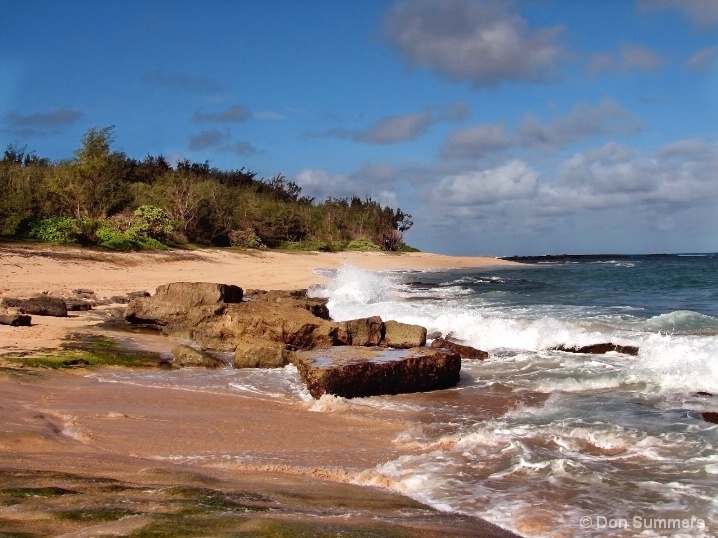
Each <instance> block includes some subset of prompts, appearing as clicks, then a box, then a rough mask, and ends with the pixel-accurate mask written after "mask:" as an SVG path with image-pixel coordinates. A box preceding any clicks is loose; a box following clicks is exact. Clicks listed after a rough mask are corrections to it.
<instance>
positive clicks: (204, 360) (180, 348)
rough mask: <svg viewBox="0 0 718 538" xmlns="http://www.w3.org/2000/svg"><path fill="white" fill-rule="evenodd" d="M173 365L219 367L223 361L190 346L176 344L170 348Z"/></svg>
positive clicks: (222, 364)
mask: <svg viewBox="0 0 718 538" xmlns="http://www.w3.org/2000/svg"><path fill="white" fill-rule="evenodd" d="M172 355H174V358H175V360H174V365H175V366H181V367H199V368H221V367H222V366H224V363H223V362H222V361H221V360H219V359H218V358H216V357H213V356H212V355H210V354H209V353H205V352H204V351H201V350H199V349H195V348H193V347H190V346H185V345H177V346H175V347H173V348H172Z"/></svg>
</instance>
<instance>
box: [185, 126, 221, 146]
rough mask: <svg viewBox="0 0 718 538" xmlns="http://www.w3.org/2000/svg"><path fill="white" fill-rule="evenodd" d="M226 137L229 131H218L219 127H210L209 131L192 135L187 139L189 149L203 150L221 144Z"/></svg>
mask: <svg viewBox="0 0 718 538" xmlns="http://www.w3.org/2000/svg"><path fill="white" fill-rule="evenodd" d="M227 138H229V133H227V132H225V131H220V130H219V129H210V130H209V131H204V132H202V133H199V134H198V135H196V136H193V137H192V138H191V139H190V141H189V149H191V150H204V149H210V148H216V147H218V146H220V145H222V144H223V143H224V141H225V140H227Z"/></svg>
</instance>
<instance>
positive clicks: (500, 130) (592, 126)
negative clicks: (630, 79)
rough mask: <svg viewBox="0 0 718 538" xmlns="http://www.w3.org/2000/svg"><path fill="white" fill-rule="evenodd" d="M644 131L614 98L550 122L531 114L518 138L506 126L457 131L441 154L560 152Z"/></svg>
mask: <svg viewBox="0 0 718 538" xmlns="http://www.w3.org/2000/svg"><path fill="white" fill-rule="evenodd" d="M642 128H643V123H642V122H641V120H640V118H638V117H637V116H635V115H634V114H632V113H631V112H629V111H628V110H626V109H625V108H623V107H622V106H621V105H620V104H618V103H617V102H615V101H613V100H612V99H604V100H603V101H601V102H599V103H598V104H597V105H590V104H586V103H579V104H578V105H576V106H575V107H574V109H573V110H572V111H571V112H570V113H568V114H566V115H554V117H553V118H551V120H549V121H547V122H542V121H541V120H540V119H539V118H538V117H537V116H536V115H534V114H527V115H526V116H525V117H524V119H523V120H522V121H521V122H520V123H519V125H518V126H517V128H516V133H515V135H510V134H508V133H507V132H506V127H505V126H504V125H503V124H482V125H472V126H470V127H465V128H461V129H457V130H456V131H454V132H453V133H451V134H450V135H449V137H448V138H447V140H446V142H445V143H444V144H443V145H442V147H441V150H440V152H441V155H442V157H445V158H460V159H461V158H463V159H481V158H482V157H485V156H487V155H489V154H495V153H500V152H502V151H504V150H506V149H508V148H511V147H515V148H521V147H529V148H531V147H540V148H543V149H558V148H560V147H563V146H566V145H568V144H571V143H573V142H577V141H579V140H583V139H587V138H591V137H595V136H601V135H623V134H630V133H635V132H637V131H640V130H641V129H642Z"/></svg>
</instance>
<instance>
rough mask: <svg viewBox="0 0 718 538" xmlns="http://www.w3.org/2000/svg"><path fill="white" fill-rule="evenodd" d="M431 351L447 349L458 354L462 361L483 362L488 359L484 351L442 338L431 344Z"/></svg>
mask: <svg viewBox="0 0 718 538" xmlns="http://www.w3.org/2000/svg"><path fill="white" fill-rule="evenodd" d="M431 348H432V349H449V350H451V351H453V352H455V353H458V354H459V356H460V357H461V358H462V359H478V360H481V361H483V360H484V359H488V358H489V354H488V353H487V352H486V351H481V350H480V349H476V348H473V347H471V346H465V345H463V344H457V343H456V342H451V341H449V340H444V339H443V338H436V339H435V340H434V341H433V342H432V343H431Z"/></svg>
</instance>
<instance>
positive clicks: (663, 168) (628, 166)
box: [555, 140, 718, 213]
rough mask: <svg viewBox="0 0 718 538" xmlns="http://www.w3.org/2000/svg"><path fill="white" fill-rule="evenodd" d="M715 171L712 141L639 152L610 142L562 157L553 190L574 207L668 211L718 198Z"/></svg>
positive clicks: (717, 151)
mask: <svg viewBox="0 0 718 538" xmlns="http://www.w3.org/2000/svg"><path fill="white" fill-rule="evenodd" d="M716 171H718V147H717V146H716V144H708V143H706V142H703V141H700V140H684V141H679V142H675V143H672V144H668V145H666V146H664V147H663V148H661V149H659V150H658V151H656V152H655V153H653V154H643V153H641V152H638V151H636V150H633V149H630V148H626V147H623V146H619V145H617V144H613V143H610V144H607V145H605V146H603V147H602V148H599V149H596V150H593V151H590V152H586V153H585V154H580V155H575V156H573V157H572V158H570V159H568V160H567V161H566V162H564V163H563V165H562V166H561V167H560V169H559V172H558V178H557V183H556V191H555V192H556V194H557V195H560V196H562V197H564V198H566V199H570V200H571V205H572V206H574V207H577V208H586V209H607V208H615V207H622V206H623V207H632V208H636V209H640V210H643V211H648V212H651V213H653V212H657V211H658V210H660V211H663V212H671V211H676V210H679V209H682V208H684V207H687V206H690V205H703V204H706V203H708V204H715V203H716V202H718V189H716V188H715V177H716Z"/></svg>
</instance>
